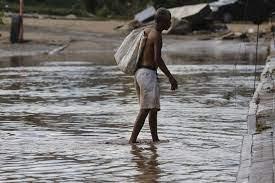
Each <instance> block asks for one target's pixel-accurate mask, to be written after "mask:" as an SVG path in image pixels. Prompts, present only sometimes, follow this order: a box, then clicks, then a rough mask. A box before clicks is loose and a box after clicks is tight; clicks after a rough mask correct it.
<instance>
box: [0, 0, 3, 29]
mask: <svg viewBox="0 0 275 183" xmlns="http://www.w3.org/2000/svg"><path fill="white" fill-rule="evenodd" d="M3 7H4V2H3V0H0V24H3V19H2V18H3V16H4V10H3Z"/></svg>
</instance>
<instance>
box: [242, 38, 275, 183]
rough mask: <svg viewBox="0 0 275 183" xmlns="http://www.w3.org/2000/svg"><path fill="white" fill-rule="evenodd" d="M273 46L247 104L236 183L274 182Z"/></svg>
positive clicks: (274, 106)
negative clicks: (245, 123)
mask: <svg viewBox="0 0 275 183" xmlns="http://www.w3.org/2000/svg"><path fill="white" fill-rule="evenodd" d="M274 79H275V47H274V43H273V41H272V43H271V44H270V56H269V57H268V58H267V60H266V66H265V68H264V70H263V72H262V74H261V80H260V83H259V84H258V87H257V89H256V91H255V93H254V96H253V98H252V100H251V102H250V108H249V114H248V118H247V119H248V120H247V125H248V134H247V135H246V136H244V139H243V145H242V153H241V164H240V169H239V173H238V177H237V183H242V182H247V183H254V182H255V183H274V182H275V176H274V175H275V172H274V171H275V167H274V163H275V151H274V148H275V136H274V133H275V126H274V119H275V87H274V86H275V85H274V84H275V80H274Z"/></svg>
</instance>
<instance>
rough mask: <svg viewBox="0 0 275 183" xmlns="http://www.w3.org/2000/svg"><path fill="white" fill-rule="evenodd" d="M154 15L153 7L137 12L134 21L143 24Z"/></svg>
mask: <svg viewBox="0 0 275 183" xmlns="http://www.w3.org/2000/svg"><path fill="white" fill-rule="evenodd" d="M155 13H156V9H155V8H154V7H153V6H150V7H149V8H146V9H145V10H143V11H141V12H139V13H138V14H136V15H135V20H137V21H139V22H143V21H144V20H146V19H148V18H151V17H152V16H154V15H155Z"/></svg>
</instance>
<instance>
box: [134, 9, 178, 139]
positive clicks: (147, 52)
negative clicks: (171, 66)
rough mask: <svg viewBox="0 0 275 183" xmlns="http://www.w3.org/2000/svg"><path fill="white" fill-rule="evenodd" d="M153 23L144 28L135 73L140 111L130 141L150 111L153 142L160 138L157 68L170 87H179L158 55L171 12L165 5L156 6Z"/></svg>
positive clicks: (135, 137) (169, 23)
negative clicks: (139, 58)
mask: <svg viewBox="0 0 275 183" xmlns="http://www.w3.org/2000/svg"><path fill="white" fill-rule="evenodd" d="M155 23H156V24H155V26H154V27H153V28H146V29H145V34H146V35H147V41H146V45H145V48H144V51H143V56H142V59H141V60H140V62H139V65H138V70H137V71H136V73H135V84H136V88H137V94H138V98H139V104H140V111H139V114H138V116H137V119H136V121H135V125H134V128H133V132H132V135H131V138H130V140H129V143H136V142H137V141H136V140H137V137H138V134H139V132H140V130H141V128H142V127H143V124H144V121H145V119H146V117H147V116H148V114H149V125H150V130H151V135H152V139H153V142H157V141H159V138H158V133H157V112H158V111H159V110H160V102H159V99H160V93H159V84H158V77H157V69H158V68H160V70H161V71H162V72H163V73H164V74H165V75H166V76H167V77H168V79H169V81H170V83H171V90H176V89H177V88H178V84H177V81H176V80H175V78H174V77H173V76H172V74H171V73H170V71H169V70H168V69H167V67H166V65H165V63H164V61H163V59H162V58H161V49H162V35H161V33H162V31H163V30H167V29H168V28H169V27H170V25H171V13H170V12H169V11H168V10H167V9H165V8H159V9H158V10H157V12H156V15H155Z"/></svg>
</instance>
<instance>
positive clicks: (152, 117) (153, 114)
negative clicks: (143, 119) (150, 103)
mask: <svg viewBox="0 0 275 183" xmlns="http://www.w3.org/2000/svg"><path fill="white" fill-rule="evenodd" d="M157 114H158V111H157V109H152V110H150V113H149V125H150V130H151V135H152V139H153V142H158V141H159V138H158V129H157Z"/></svg>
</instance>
